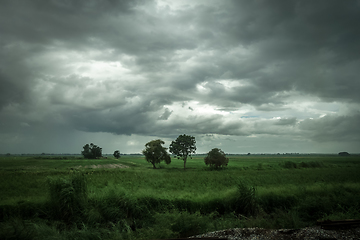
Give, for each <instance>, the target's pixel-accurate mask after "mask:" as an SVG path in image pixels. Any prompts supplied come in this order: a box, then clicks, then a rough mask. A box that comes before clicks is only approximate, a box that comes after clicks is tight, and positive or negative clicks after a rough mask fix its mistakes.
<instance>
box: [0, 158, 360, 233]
mask: <svg viewBox="0 0 360 240" xmlns="http://www.w3.org/2000/svg"><path fill="white" fill-rule="evenodd" d="M100 164H108V165H109V166H112V165H111V164H118V165H117V166H121V165H120V164H122V165H126V166H128V168H108V169H104V168H97V167H96V166H97V165H100ZM80 166H82V168H81V167H80ZM85 166H93V167H92V168H84V167H85ZM0 169H1V170H0V181H1V185H0V239H162V238H177V237H187V236H191V235H195V234H200V233H204V232H208V231H214V230H220V229H227V228H234V227H262V228H301V227H305V226H311V225H314V224H315V223H316V221H317V220H324V219H331V220H340V219H349V218H352V219H354V218H360V206H359V203H360V174H359V172H360V171H359V170H360V157H359V156H353V155H352V156H347V157H343V156H335V155H328V156H316V155H309V156H301V155H299V156H276V155H275V156H231V157H230V161H229V165H228V166H227V167H225V168H221V169H220V170H210V169H209V168H208V167H206V166H204V157H201V158H200V157H194V158H193V159H192V161H189V162H188V163H187V165H186V170H184V169H183V162H182V161H180V160H178V161H175V160H174V161H173V163H172V164H171V165H165V164H163V165H158V166H157V169H153V167H152V166H149V164H148V163H147V162H146V161H145V160H144V157H130V156H126V157H124V156H123V157H121V158H120V159H115V158H108V159H92V160H88V159H79V158H73V159H71V158H66V159H62V158H51V157H44V158H41V157H37V158H31V157H30V158H27V157H11V156H7V157H1V158H0Z"/></svg>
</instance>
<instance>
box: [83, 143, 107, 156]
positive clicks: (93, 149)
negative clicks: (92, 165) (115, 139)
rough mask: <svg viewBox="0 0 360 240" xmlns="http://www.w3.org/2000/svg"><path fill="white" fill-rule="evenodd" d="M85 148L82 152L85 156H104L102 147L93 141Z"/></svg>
mask: <svg viewBox="0 0 360 240" xmlns="http://www.w3.org/2000/svg"><path fill="white" fill-rule="evenodd" d="M83 149H84V150H83V151H82V152H81V154H82V155H83V156H84V158H88V159H95V158H98V157H101V156H102V148H101V147H99V146H97V145H95V144H93V143H90V145H89V144H86V145H85V146H84V147H83Z"/></svg>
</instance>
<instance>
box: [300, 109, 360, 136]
mask: <svg viewBox="0 0 360 240" xmlns="http://www.w3.org/2000/svg"><path fill="white" fill-rule="evenodd" d="M359 121H360V113H359V112H357V113H356V114H354V115H352V116H331V115H330V116H325V117H323V118H320V119H306V120H304V121H303V122H301V123H300V129H302V130H305V131H307V132H308V133H309V135H310V137H311V138H312V139H314V140H316V141H320V142H323V141H325V142H326V141H360V128H359Z"/></svg>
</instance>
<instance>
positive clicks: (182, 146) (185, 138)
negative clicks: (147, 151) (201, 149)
mask: <svg viewBox="0 0 360 240" xmlns="http://www.w3.org/2000/svg"><path fill="white" fill-rule="evenodd" d="M195 143H196V141H195V137H193V136H189V135H185V134H183V135H180V136H178V138H177V139H176V140H175V141H172V142H171V144H170V148H169V150H170V152H171V153H172V154H174V155H176V156H177V158H178V159H180V158H181V159H182V160H183V161H184V169H185V168H186V160H187V158H188V156H190V158H191V154H193V153H195V151H196V146H195Z"/></svg>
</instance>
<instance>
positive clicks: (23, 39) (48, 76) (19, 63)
mask: <svg viewBox="0 0 360 240" xmlns="http://www.w3.org/2000/svg"><path fill="white" fill-rule="evenodd" d="M359 21H360V4H359V1H356V0H349V1H335V0H334V1H329V0H326V1H325V0H324V1H315V2H314V1H310V0H309V1H299V0H276V1H263V0H259V1H245V0H244V1H226V2H221V3H219V2H218V1H204V0H198V1H167V0H154V1H142V0H137V1H133V0H131V1H130V0H129V1H120V0H119V1H97V0H94V1H72V0H70V1H60V2H59V1H45V0H43V1H41V0H35V1H22V0H19V1H8V0H5V1H3V2H2V7H1V8H0V32H1V36H0V47H1V48H0V59H1V62H0V118H1V122H0V137H1V138H2V139H3V140H2V147H1V148H0V152H7V151H17V152H23V151H32V152H39V151H42V152H44V151H46V150H43V149H44V146H45V145H46V146H47V147H48V149H52V151H55V152H56V149H57V147H56V146H58V145H59V142H60V141H63V139H66V136H68V137H69V138H70V137H71V138H72V139H76V140H73V141H68V143H66V144H65V145H66V146H68V149H70V150H69V152H71V151H75V152H76V150H74V148H72V146H74V145H76V146H78V145H80V146H81V144H82V143H83V142H81V141H85V139H86V137H85V136H91V138H93V139H94V138H95V139H99V141H102V142H103V143H97V144H99V145H111V144H110V143H109V141H110V139H112V141H113V139H115V137H118V138H119V139H122V140H121V143H122V144H125V145H126V146H124V148H128V149H129V150H126V149H124V150H123V152H127V151H134V149H138V151H141V149H142V146H143V145H144V144H145V143H144V142H141V141H145V140H148V139H151V138H158V137H161V138H164V139H167V140H169V141H170V140H171V139H172V138H174V137H176V136H177V135H179V134H183V133H187V134H192V135H195V136H196V137H197V138H198V139H199V145H200V146H201V148H200V149H203V151H207V148H210V147H216V144H219V145H221V144H222V143H221V142H224V143H223V144H224V145H222V148H224V149H226V151H228V152H239V151H247V150H248V151H254V150H256V151H259V152H261V151H270V150H271V151H272V152H287V149H293V151H298V152H307V151H311V152H314V151H318V152H328V151H334V149H336V148H339V151H342V150H347V149H343V148H344V143H348V145H346V146H348V148H349V151H358V149H357V147H356V146H358V144H359V141H360V130H359V126H358V125H357V124H356V123H357V122H358V120H359V109H360V94H359V93H358V92H359V89H360V81H359V80H358V76H359V75H360V69H359V67H358V66H359V65H360V55H359V53H360V45H359V44H358V43H359V40H360V31H359V30H358V26H357V25H358V22H359ZM49 133H51V135H52V136H53V135H59V136H61V137H59V138H56V137H55V138H54V137H50V134H49ZM65 133H66V134H65ZM75 133H76V134H75ZM104 134H109V135H107V137H104V136H105V135H104ZM97 136H98V137H97ZM109 136H111V137H109ZM210 136H211V137H210ZM44 139H48V140H44ZM106 139H109V140H108V141H107V140H106ZM126 139H128V140H126ZM140 139H141V140H140ZM244 139H245V140H246V139H248V140H249V142H251V145H248V148H247V150H245V149H243V148H239V147H237V145H236V143H238V144H243V143H242V141H243V140H244ZM265 139H267V144H268V145H266V144H265ZM29 141H31V142H32V145H33V147H32V148H31V150H29V147H28V146H29ZM90 141H92V140H91V139H89V142H90ZM256 141H258V142H259V145H261V146H262V147H258V148H255V145H256V144H255V143H256ZM34 142H35V143H36V142H38V143H39V144H38V145H36V144H34ZM74 142H76V143H77V144H74ZM225 142H226V143H227V145H226V146H225ZM276 142H277V143H276ZM70 143H71V146H70ZM280 143H281V144H280ZM326 144H327V145H326ZM265 145H266V146H265ZM111 146H113V145H111ZM230 146H231V147H230ZM272 146H273V148H272ZM316 146H317V147H318V148H316ZM329 146H331V147H329ZM64 148H65V146H63V147H62V148H61V150H60V148H59V151H62V152H63V151H64ZM120 148H121V146H120ZM40 149H41V150H40ZM251 149H252V150H251ZM262 149H263V150H262ZM109 151H110V152H111V149H110V150H109Z"/></svg>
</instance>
